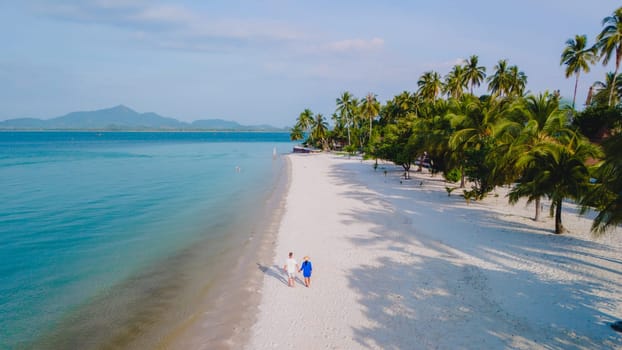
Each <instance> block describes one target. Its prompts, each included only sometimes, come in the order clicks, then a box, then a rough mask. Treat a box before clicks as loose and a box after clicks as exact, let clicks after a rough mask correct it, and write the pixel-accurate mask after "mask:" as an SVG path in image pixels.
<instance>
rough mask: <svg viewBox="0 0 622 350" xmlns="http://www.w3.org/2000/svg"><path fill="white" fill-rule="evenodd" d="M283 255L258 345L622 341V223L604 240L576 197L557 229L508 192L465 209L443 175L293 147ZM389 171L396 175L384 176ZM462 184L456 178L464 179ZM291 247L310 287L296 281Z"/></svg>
mask: <svg viewBox="0 0 622 350" xmlns="http://www.w3.org/2000/svg"><path fill="white" fill-rule="evenodd" d="M288 157H290V160H291V167H292V169H291V171H292V176H291V180H290V181H291V183H290V188H289V192H288V194H287V197H286V202H285V213H284V215H283V217H282V221H281V224H280V228H279V230H278V238H277V241H276V242H275V244H274V249H275V254H274V258H273V259H272V260H269V261H262V262H259V263H258V264H259V269H260V270H262V271H263V272H264V280H263V285H262V287H261V289H260V291H259V293H261V302H260V304H259V305H258V309H257V319H256V322H255V324H254V325H253V326H252V328H251V330H250V337H249V339H248V341H247V343H246V346H245V348H246V349H253V350H254V349H617V348H622V333H617V332H615V331H613V330H612V329H611V328H610V327H609V324H610V323H611V322H613V321H615V320H620V319H622V232H620V230H618V231H617V232H614V233H611V234H609V235H606V236H604V237H601V238H598V239H596V238H593V237H592V236H591V234H590V233H589V227H590V225H591V220H589V219H586V218H581V217H579V216H577V215H576V208H574V207H572V206H570V205H567V206H566V210H565V213H564V216H563V223H564V225H565V227H566V228H567V229H568V230H569V231H570V232H569V233H566V234H564V235H561V236H560V235H554V234H553V233H552V231H553V222H552V219H551V218H549V217H548V215H546V214H547V213H548V208H547V207H546V206H545V211H544V213H543V214H544V215H543V216H544V219H543V220H542V222H534V221H533V220H532V219H531V218H532V217H533V206H531V205H530V206H529V207H527V206H525V203H524V202H519V204H517V205H515V206H509V205H508V204H507V199H506V198H505V197H504V192H503V191H504V190H505V189H501V190H498V191H497V193H498V196H495V195H494V194H491V195H490V196H489V197H488V198H487V199H486V200H484V201H483V202H480V203H471V204H470V205H467V204H466V203H465V201H464V199H463V198H461V197H460V196H459V195H458V192H459V191H460V190H456V191H454V194H452V196H451V197H448V196H447V192H446V191H445V186H446V185H447V184H446V183H445V182H444V181H443V179H442V177H441V176H440V175H438V176H435V177H431V176H430V175H429V174H427V173H423V174H415V173H412V174H413V175H412V176H413V178H412V179H411V180H404V181H402V182H403V183H400V178H399V177H400V175H401V174H402V173H403V172H402V171H401V170H400V169H401V168H399V167H396V166H394V165H390V164H381V167H380V168H379V169H378V171H374V170H373V168H372V162H361V161H360V160H356V159H347V158H343V157H340V156H336V155H331V154H319V155H290V156H288ZM383 168H385V169H386V170H387V171H388V173H387V175H386V176H385V175H384V173H383V170H384V169H383ZM453 186H457V185H453ZM289 251H293V252H294V254H295V258H296V259H297V260H298V261H299V262H300V261H301V258H302V257H303V256H304V255H309V256H310V257H311V261H312V262H313V267H314V270H313V277H312V285H311V288H305V287H304V285H303V284H302V275H299V276H300V277H299V278H298V280H297V285H296V287H295V288H289V287H287V281H286V276H285V275H284V273H283V270H282V266H283V264H284V262H285V259H286V257H287V253H288V252H289Z"/></svg>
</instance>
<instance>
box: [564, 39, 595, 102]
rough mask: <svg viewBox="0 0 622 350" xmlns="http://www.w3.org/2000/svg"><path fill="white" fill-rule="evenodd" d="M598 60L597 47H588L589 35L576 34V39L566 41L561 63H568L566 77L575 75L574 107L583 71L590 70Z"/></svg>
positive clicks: (587, 71)
mask: <svg viewBox="0 0 622 350" xmlns="http://www.w3.org/2000/svg"><path fill="white" fill-rule="evenodd" d="M595 61H596V49H595V48H593V47H587V36H585V35H575V37H574V39H568V40H567V41H566V48H565V49H564V51H563V52H562V57H561V61H560V62H559V64H560V65H563V64H565V65H566V78H570V76H571V75H573V74H574V75H575V77H576V78H575V82H574V94H573V95H572V108H574V107H575V102H576V100H577V87H578V86H579V75H580V74H581V71H583V72H585V73H589V72H590V65H591V64H594V62H595Z"/></svg>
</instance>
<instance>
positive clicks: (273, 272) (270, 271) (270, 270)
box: [257, 263, 287, 285]
mask: <svg viewBox="0 0 622 350" xmlns="http://www.w3.org/2000/svg"><path fill="white" fill-rule="evenodd" d="M257 268H259V270H261V272H263V273H264V275H267V276H270V277H273V278H276V279H277V280H279V281H280V282H281V283H283V284H284V285H287V278H285V275H283V274H282V273H280V271H281V269H280V268H279V266H277V265H273V266H266V265H262V264H260V263H257Z"/></svg>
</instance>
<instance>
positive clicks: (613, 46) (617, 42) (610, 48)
mask: <svg viewBox="0 0 622 350" xmlns="http://www.w3.org/2000/svg"><path fill="white" fill-rule="evenodd" d="M603 27H604V28H603V29H602V31H601V32H600V33H599V34H598V36H597V37H596V48H597V49H598V51H599V53H600V57H601V59H602V60H603V65H605V66H606V65H607V64H608V63H609V60H610V59H611V56H612V55H614V54H615V65H616V69H615V71H614V72H613V76H614V77H615V78H617V76H618V70H619V68H620V62H621V61H622V7H620V8H618V9H617V10H615V11H614V12H613V14H612V15H611V16H607V17H605V18H604V19H603ZM614 86H615V80H614V83H613V84H612V85H611V90H610V91H609V106H611V105H612V104H611V103H612V100H613V89H614Z"/></svg>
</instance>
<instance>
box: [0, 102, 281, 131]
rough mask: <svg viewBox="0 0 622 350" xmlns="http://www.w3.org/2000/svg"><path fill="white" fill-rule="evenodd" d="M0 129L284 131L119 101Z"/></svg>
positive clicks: (16, 122)
mask: <svg viewBox="0 0 622 350" xmlns="http://www.w3.org/2000/svg"><path fill="white" fill-rule="evenodd" d="M0 130H230V131H284V129H279V128H276V127H273V126H270V125H250V126H247V125H240V124H238V123H236V122H233V121H226V120H222V119H207V120H197V121H194V122H192V123H186V122H182V121H179V120H177V119H174V118H167V117H163V116H161V115H158V114H156V113H152V112H149V113H138V112H136V111H134V110H133V109H131V108H129V107H126V106H123V105H119V106H116V107H112V108H107V109H100V110H96V111H83V112H72V113H69V114H66V115H63V116H60V117H56V118H52V119H34V118H19V119H9V120H5V121H0Z"/></svg>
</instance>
